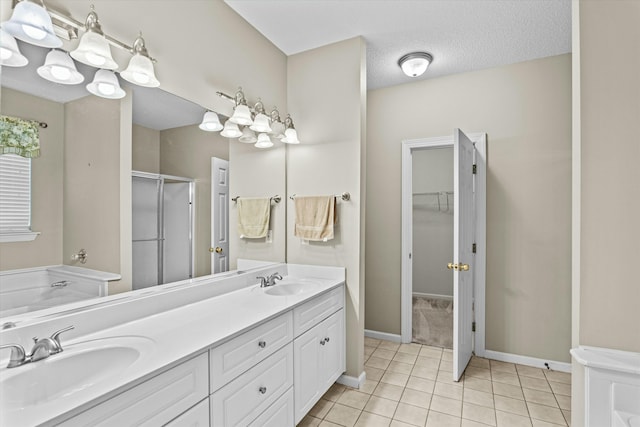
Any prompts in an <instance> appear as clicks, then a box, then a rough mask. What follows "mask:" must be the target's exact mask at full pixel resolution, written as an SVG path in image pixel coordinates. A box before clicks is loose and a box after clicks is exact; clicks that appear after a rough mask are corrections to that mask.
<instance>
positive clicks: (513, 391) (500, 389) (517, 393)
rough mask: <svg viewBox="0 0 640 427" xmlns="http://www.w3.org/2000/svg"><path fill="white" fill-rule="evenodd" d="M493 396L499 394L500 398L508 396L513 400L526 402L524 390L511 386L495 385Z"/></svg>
mask: <svg viewBox="0 0 640 427" xmlns="http://www.w3.org/2000/svg"><path fill="white" fill-rule="evenodd" d="M493 394H499V395H500V396H507V397H511V398H513V399H520V400H524V394H522V389H521V388H520V387H517V386H515V385H511V384H503V383H493Z"/></svg>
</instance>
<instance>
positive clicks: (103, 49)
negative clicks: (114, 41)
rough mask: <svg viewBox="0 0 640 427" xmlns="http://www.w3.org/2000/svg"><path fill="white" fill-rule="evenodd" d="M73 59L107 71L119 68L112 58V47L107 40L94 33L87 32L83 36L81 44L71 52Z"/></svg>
mask: <svg viewBox="0 0 640 427" xmlns="http://www.w3.org/2000/svg"><path fill="white" fill-rule="evenodd" d="M71 57H72V58H73V59H75V60H76V61H79V62H82V63H83V64H87V65H89V66H91V67H96V68H103V69H105V70H115V69H116V68H118V64H117V63H116V61H114V60H113V57H112V56H111V46H109V42H108V41H107V39H105V38H104V36H103V35H101V34H98V33H95V32H93V31H87V32H86V33H84V34H83V35H82V38H80V44H78V47H77V48H76V49H75V50H73V51H72V52H71Z"/></svg>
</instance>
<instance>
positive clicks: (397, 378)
mask: <svg viewBox="0 0 640 427" xmlns="http://www.w3.org/2000/svg"><path fill="white" fill-rule="evenodd" d="M408 380H409V375H407V374H398V373H396V372H389V371H387V372H385V373H384V375H383V376H382V378H380V382H381V383H386V384H393V385H397V386H400V387H404V386H406V385H407V381H408Z"/></svg>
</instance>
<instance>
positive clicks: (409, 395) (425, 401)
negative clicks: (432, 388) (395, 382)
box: [400, 388, 431, 409]
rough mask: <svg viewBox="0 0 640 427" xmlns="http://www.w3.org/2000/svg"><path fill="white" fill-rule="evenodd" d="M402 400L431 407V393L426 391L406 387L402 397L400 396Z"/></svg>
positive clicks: (414, 404)
mask: <svg viewBox="0 0 640 427" xmlns="http://www.w3.org/2000/svg"><path fill="white" fill-rule="evenodd" d="M400 402H402V403H407V404H409V405H413V406H419V407H421V408H425V409H429V405H430V404H431V394H430V393H425V392H424V391H418V390H412V389H410V388H405V389H404V392H403V393H402V397H401V398H400Z"/></svg>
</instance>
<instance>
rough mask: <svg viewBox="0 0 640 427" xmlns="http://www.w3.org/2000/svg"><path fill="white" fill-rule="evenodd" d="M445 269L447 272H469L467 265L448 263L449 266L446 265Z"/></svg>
mask: <svg viewBox="0 0 640 427" xmlns="http://www.w3.org/2000/svg"><path fill="white" fill-rule="evenodd" d="M447 268H448V269H449V270H456V271H469V264H454V263H452V262H450V263H449V264H447Z"/></svg>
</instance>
